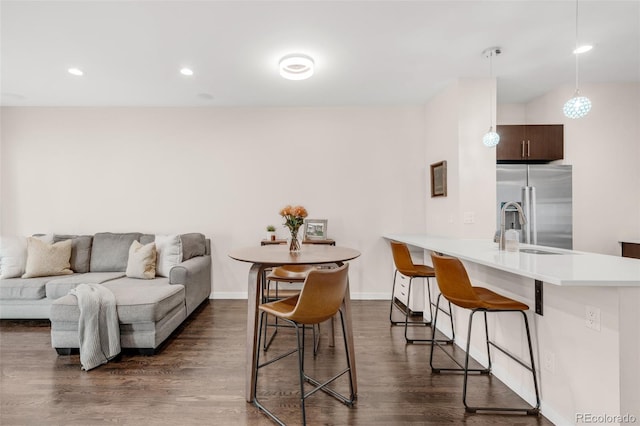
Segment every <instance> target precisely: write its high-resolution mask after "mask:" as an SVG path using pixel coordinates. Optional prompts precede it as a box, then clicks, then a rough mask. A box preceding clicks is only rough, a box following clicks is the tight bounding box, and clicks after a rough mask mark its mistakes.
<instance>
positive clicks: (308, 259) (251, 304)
mask: <svg viewBox="0 0 640 426" xmlns="http://www.w3.org/2000/svg"><path fill="white" fill-rule="evenodd" d="M359 256H360V252H359V251H358V250H354V249H351V248H347V247H340V246H329V245H305V246H303V248H302V250H301V251H300V252H298V253H290V252H289V247H288V246H287V245H286V244H285V245H267V246H252V247H245V248H239V249H235V250H232V251H231V252H230V253H229V257H230V258H232V259H235V260H239V261H241V262H248V263H252V265H251V269H250V270H249V281H248V286H247V295H248V303H247V362H246V380H245V396H246V400H247V402H253V399H254V397H255V395H254V390H253V389H254V383H255V380H256V377H255V374H254V368H253V365H254V363H255V360H256V355H257V353H258V352H257V351H258V349H259V348H258V305H259V304H260V300H261V294H260V292H261V289H262V279H263V277H264V271H265V269H267V268H272V267H274V266H282V265H297V264H298V265H320V264H334V265H336V266H342V265H343V263H344V262H346V261H349V260H353V259H355V258H357V257H359ZM342 313H343V315H344V320H345V330H346V335H347V336H346V337H347V345H349V352H350V354H351V357H350V364H351V365H350V367H351V374H352V375H353V392H354V394H355V395H357V394H358V385H357V383H358V382H357V380H356V378H357V375H356V356H355V348H354V345H353V327H352V323H351V298H350V293H349V285H348V284H347V290H346V292H345V295H344V299H343V301H342Z"/></svg>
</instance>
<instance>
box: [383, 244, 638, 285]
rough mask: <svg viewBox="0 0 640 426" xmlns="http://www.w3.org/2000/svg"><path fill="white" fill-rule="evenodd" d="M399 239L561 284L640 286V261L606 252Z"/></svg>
mask: <svg viewBox="0 0 640 426" xmlns="http://www.w3.org/2000/svg"><path fill="white" fill-rule="evenodd" d="M384 237H385V238H387V239H389V240H396V241H400V242H403V243H406V244H408V245H411V246H415V247H419V248H422V249H425V250H431V251H437V252H440V253H443V254H446V255H449V256H455V257H458V258H460V259H463V260H467V261H470V262H474V263H477V264H480V265H484V266H488V267H490V268H495V269H498V270H501V271H505V272H510V273H513V274H516V275H520V276H523V277H527V278H532V279H534V280H540V281H544V282H546V283H549V284H554V285H561V286H598V287H640V261H638V260H637V259H629V258H623V257H616V256H608V255H604V254H595V253H586V252H580V251H575V250H564V249H558V248H552V247H542V246H534V245H528V244H521V245H520V248H521V249H533V250H541V251H545V252H550V253H559V254H532V253H526V252H508V251H500V250H499V249H498V243H494V242H492V241H490V240H473V239H455V238H445V237H431V236H428V235H424V234H422V235H421V234H388V235H385V236H384Z"/></svg>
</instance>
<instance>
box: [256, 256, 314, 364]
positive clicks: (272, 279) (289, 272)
mask: <svg viewBox="0 0 640 426" xmlns="http://www.w3.org/2000/svg"><path fill="white" fill-rule="evenodd" d="M315 269H317V268H316V267H315V266H312V265H283V266H278V267H275V268H273V269H271V271H270V272H269V273H268V274H267V276H266V279H264V280H263V281H262V283H263V287H262V303H267V302H273V301H275V300H279V299H284V298H287V297H293V296H297V295H298V294H300V289H297V288H296V289H290V288H288V289H280V286H279V284H280V283H290V284H295V283H299V284H302V283H303V282H304V280H305V279H306V278H307V275H308V274H309V272H310V271H313V270H315ZM271 283H275V288H273V289H272V288H271ZM269 326H273V327H274V331H273V334H271V337H267V327H269ZM281 326H282V325H280V324H278V318H277V317H276V321H275V323H274V324H269V321H265V323H264V329H265V339H264V344H263V350H265V351H266V350H267V349H269V346H270V345H271V342H273V339H274V338H275V337H276V334H277V333H278V328H279V327H281ZM287 327H289V326H288V325H287ZM319 331H320V327H319V326H318V335H317V337H316V328H315V327H313V341H314V345H313V353H314V354H315V353H317V351H318V345H319V343H320V332H319Z"/></svg>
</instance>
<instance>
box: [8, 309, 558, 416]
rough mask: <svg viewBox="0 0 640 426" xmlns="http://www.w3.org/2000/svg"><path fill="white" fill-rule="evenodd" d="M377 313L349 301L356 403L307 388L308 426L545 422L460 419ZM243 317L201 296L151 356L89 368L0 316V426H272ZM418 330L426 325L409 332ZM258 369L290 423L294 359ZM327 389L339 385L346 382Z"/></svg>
mask: <svg viewBox="0 0 640 426" xmlns="http://www.w3.org/2000/svg"><path fill="white" fill-rule="evenodd" d="M387 309H388V305H387V303H386V302H382V301H354V302H353V311H354V318H353V321H354V330H355V343H356V355H357V363H358V383H359V395H358V401H357V403H356V405H355V406H354V407H353V408H348V407H346V406H345V405H342V404H340V403H339V402H337V401H335V400H334V399H332V398H330V397H329V396H327V395H325V394H323V393H322V392H319V393H317V394H314V395H313V396H312V397H311V398H310V399H309V400H308V402H307V419H308V422H309V424H335V425H404V424H424V425H442V424H453V425H457V424H471V425H485V424H496V425H549V424H551V423H550V422H549V421H547V420H546V419H545V418H544V417H542V416H541V417H526V416H521V415H495V414H475V415H474V414H465V412H464V409H463V406H462V401H461V394H462V377H461V376H459V375H444V374H443V375H432V374H431V372H430V369H429V347H428V346H425V345H406V344H405V343H404V338H403V335H402V332H403V330H402V328H400V327H390V326H389V323H388V318H387V315H388V311H387ZM245 318H246V301H241V300H214V301H209V302H205V304H204V305H203V306H202V307H201V308H200V309H199V310H198V311H197V312H195V313H194V315H192V317H191V318H190V319H189V320H188V321H187V322H186V323H185V324H184V325H183V326H182V327H181V328H180V329H178V330H177V332H176V333H175V335H174V336H173V337H172V338H171V339H170V340H169V342H168V344H167V345H166V346H165V347H164V348H163V349H162V351H160V353H158V354H156V355H154V356H151V357H149V356H142V355H137V354H133V353H125V354H124V355H123V356H122V358H121V359H120V360H119V361H117V362H111V363H109V364H107V365H103V366H101V367H98V368H97V369H95V370H92V371H89V372H85V371H82V370H81V369H80V360H79V356H78V355H69V356H58V355H57V354H56V352H55V350H53V349H52V348H51V346H50V345H51V343H50V334H49V332H50V326H49V323H48V321H9V320H3V321H0V368H1V372H2V376H1V381H0V424H2V425H3V426H9V425H104V424H127V425H129V424H131V425H134V424H135V425H139V424H153V425H202V424H216V425H263V424H264V425H270V424H272V423H271V422H270V421H269V420H268V419H267V418H266V417H265V416H264V415H263V414H261V413H259V412H258V410H257V409H256V408H255V407H254V406H252V405H250V404H247V403H246V402H245V400H244V389H243V387H244V363H245V329H246V324H245ZM327 328H328V327H324V328H323V338H322V342H321V348H320V354H319V356H318V357H317V358H316V359H315V360H314V359H313V358H312V356H311V354H310V353H308V354H307V355H308V361H306V362H307V365H306V367H307V368H308V369H309V370H310V371H312V372H313V374H317V375H319V376H322V375H323V374H325V370H324V368H325V367H324V366H326V365H329V366H330V367H334V368H335V367H337V366H339V365H341V363H342V362H343V359H344V358H343V356H344V352H343V348H342V345H341V344H337V345H336V347H335V348H331V347H329V346H328V341H329V340H328V336H327V334H326V333H328V330H327ZM417 328H418V327H417ZM422 330H425V331H427V330H428V329H427V328H424V329H423V328H422V327H419V330H415V331H422ZM280 333H281V334H279V335H278V337H277V338H276V339H275V341H274V345H273V346H272V348H271V349H270V350H269V351H268V353H267V354H268V355H269V354H272V353H275V352H276V351H278V350H279V349H281V348H285V347H287V346H288V345H290V344H291V343H293V340H292V337H293V334H292V333H291V331H290V330H282V331H281V332H280ZM340 342H341V341H340V340H339V341H338V343H340ZM307 352H310V351H307ZM438 359H439V360H444V358H440V357H439V358H438ZM261 372H262V373H261V385H262V384H264V386H261V389H259V391H258V392H259V395H261V396H262V398H263V400H264V401H263V402H264V403H265V405H267V406H269V407H271V408H273V409H274V411H275V412H276V413H277V414H278V415H280V416H281V418H282V419H283V420H284V421H285V422H287V423H289V424H299V423H300V417H299V404H298V402H297V400H296V399H297V397H298V395H299V394H298V393H297V392H296V390H297V389H298V388H297V385H296V383H297V382H296V380H297V375H296V374H297V372H296V370H295V358H289V359H287V360H285V361H281V362H279V363H275V364H273V365H272V366H271V367H267V368H265V369H263V370H261ZM326 374H328V373H326ZM326 377H330V376H328V375H327V376H326ZM262 379H264V381H262ZM336 387H338V389H339V390H344V391H346V390H347V384H346V381H345V380H341V381H340V382H339V383H337V384H336ZM471 387H472V389H473V392H472V394H471V396H472V397H473V398H474V399H475V400H476V401H478V400H479V399H480V402H481V400H482V399H485V398H487V397H488V398H491V400H492V401H494V402H497V403H500V404H510V403H514V402H515V403H518V401H519V398H518V397H517V396H515V394H513V392H511V391H510V390H509V389H507V388H506V387H505V386H504V385H503V384H502V383H501V382H499V381H498V380H497V379H495V378H487V377H486V376H485V377H477V378H475V380H474V381H473V382H471Z"/></svg>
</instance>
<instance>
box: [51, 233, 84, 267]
mask: <svg viewBox="0 0 640 426" xmlns="http://www.w3.org/2000/svg"><path fill="white" fill-rule="evenodd" d="M64 240H71V260H70V263H71V269H72V270H73V271H74V272H77V273H79V274H84V273H86V272H89V263H90V261H91V242H92V241H93V237H92V236H91V235H57V234H54V235H53V242H54V243H57V242H59V241H64Z"/></svg>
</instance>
